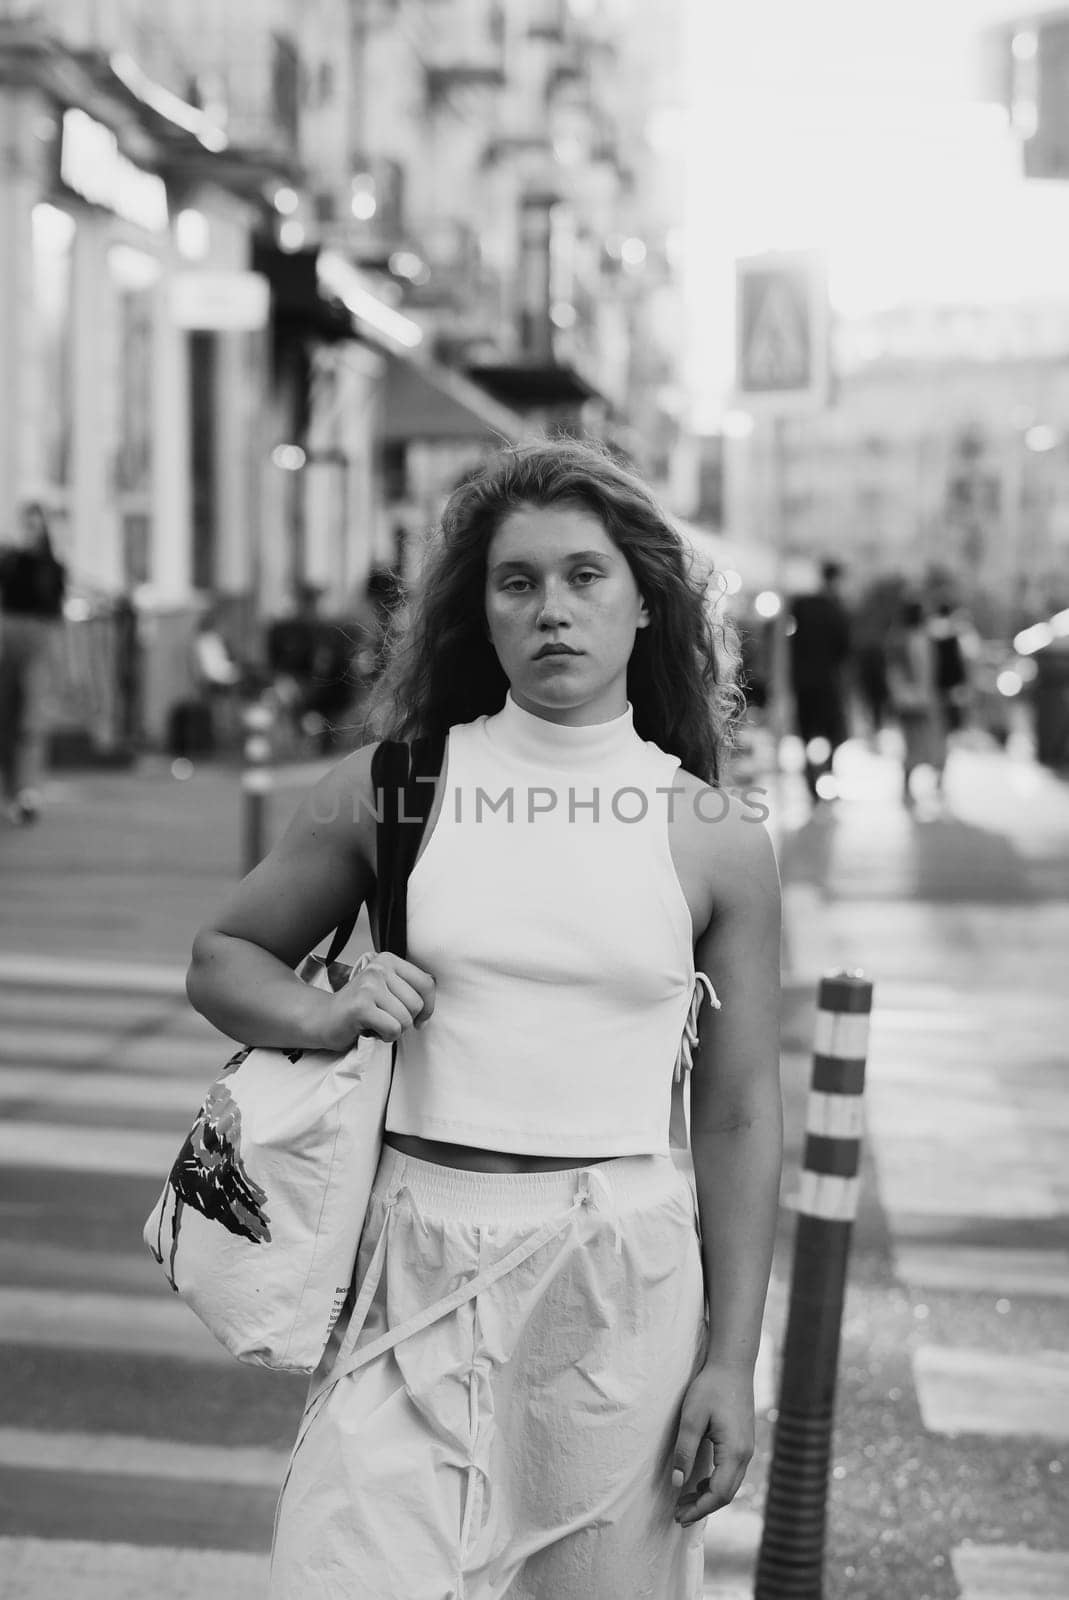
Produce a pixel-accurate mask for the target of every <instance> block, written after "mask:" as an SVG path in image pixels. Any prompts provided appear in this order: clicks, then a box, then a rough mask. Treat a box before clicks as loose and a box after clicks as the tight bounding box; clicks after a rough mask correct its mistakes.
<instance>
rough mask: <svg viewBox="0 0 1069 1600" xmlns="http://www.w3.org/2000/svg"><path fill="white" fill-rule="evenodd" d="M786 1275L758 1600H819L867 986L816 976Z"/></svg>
mask: <svg viewBox="0 0 1069 1600" xmlns="http://www.w3.org/2000/svg"><path fill="white" fill-rule="evenodd" d="M817 1007H818V1009H817V1025H816V1039H815V1042H814V1047H813V1078H812V1084H811V1087H810V1093H809V1105H808V1109H807V1112H806V1141H805V1156H804V1159H803V1163H802V1167H803V1170H802V1182H801V1189H800V1193H799V1198H798V1225H797V1232H796V1234H795V1245H794V1266H793V1271H792V1275H791V1293H790V1304H789V1309H788V1313H787V1332H786V1337H785V1341H784V1347H783V1368H782V1374H781V1377H780V1393H779V1412H778V1415H777V1418H776V1425H775V1433H774V1436H773V1443H772V1464H771V1467H770V1469H769V1479H768V1493H767V1496H766V1500H765V1520H764V1529H763V1533H762V1538H761V1548H760V1552H759V1555H758V1559H757V1579H756V1584H755V1588H754V1600H821V1597H822V1595H823V1591H824V1531H825V1514H826V1507H827V1498H828V1471H829V1467H830V1464H831V1445H832V1415H833V1411H834V1406H835V1379H836V1370H837V1367H838V1361H839V1334H840V1329H841V1326H842V1316H843V1300H844V1296H845V1291H846V1268H847V1260H848V1257H849V1253H850V1237H851V1233H852V1230H853V1224H854V1217H855V1216H856V1215H857V1200H858V1188H859V1178H858V1169H859V1166H860V1159H861V1117H862V1091H863V1089H864V1086H865V1058H866V1055H867V1052H868V1037H869V1014H870V1012H871V1010H872V984H871V983H869V982H868V981H867V979H865V978H864V977H862V976H861V974H860V973H847V972H836V973H832V974H831V975H830V976H829V977H826V978H822V979H821V983H820V991H819V995H818V999H817Z"/></svg>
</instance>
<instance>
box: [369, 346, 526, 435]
mask: <svg viewBox="0 0 1069 1600" xmlns="http://www.w3.org/2000/svg"><path fill="white" fill-rule="evenodd" d="M381 417H382V420H381V423H380V427H379V436H380V438H382V439H383V441H384V442H385V443H387V444H400V443H403V442H404V441H405V440H408V439H422V440H441V441H442V442H443V443H444V442H447V441H451V440H452V441H464V440H467V439H472V440H482V441H486V440H495V439H496V440H497V441H499V442H500V443H501V444H503V445H505V444H512V443H515V441H516V440H517V439H519V438H520V436H521V434H522V433H523V430H524V424H523V422H522V419H521V418H520V417H518V416H517V415H516V414H515V412H513V411H511V410H510V409H509V408H508V407H507V406H503V405H501V404H499V403H498V401H497V400H495V399H494V398H493V397H492V396H491V395H488V394H487V393H486V392H485V391H484V390H482V389H480V388H479V387H478V385H477V384H474V383H472V382H470V380H469V379H467V378H464V377H462V376H461V375H460V373H458V372H452V371H450V369H449V368H448V367H443V366H440V365H438V363H436V362H427V361H416V360H413V359H412V358H410V357H408V358H406V357H404V356H398V355H393V354H387V357H386V379H385V397H384V403H383V407H382V413H381Z"/></svg>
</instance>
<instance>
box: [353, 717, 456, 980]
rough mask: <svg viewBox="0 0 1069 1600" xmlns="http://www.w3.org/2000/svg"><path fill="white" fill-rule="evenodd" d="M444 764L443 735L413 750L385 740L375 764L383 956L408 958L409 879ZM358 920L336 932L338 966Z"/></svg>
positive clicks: (418, 741)
mask: <svg viewBox="0 0 1069 1600" xmlns="http://www.w3.org/2000/svg"><path fill="white" fill-rule="evenodd" d="M444 759H445V735H444V734H442V735H437V736H435V737H433V738H423V739H416V740H415V741H414V742H413V744H412V745H411V746H409V745H407V744H404V743H403V742H402V741H401V740H399V739H383V740H382V741H381V742H380V744H379V745H378V747H377V749H376V751H375V754H374V755H373V756H372V758H371V789H372V796H373V802H374V806H375V813H376V824H375V879H376V890H375V901H376V904H375V911H376V916H375V926H376V932H377V936H378V938H377V942H378V947H379V949H380V950H390V951H392V952H393V954H394V955H398V956H402V957H403V956H405V955H406V954H407V951H408V937H407V928H406V913H407V908H408V875H409V873H410V872H411V871H412V868H413V866H414V865H415V860H416V856H417V855H418V854H419V845H420V840H421V839H422V838H423V833H424V829H425V828H426V826H427V819H428V817H429V816H430V814H431V806H432V805H433V803H434V785H435V780H436V779H437V777H438V774H439V773H440V772H441V770H442V762H443V761H444ZM355 926H356V917H355V916H354V917H350V918H349V920H348V921H347V922H345V923H341V924H339V926H338V929H337V932H336V933H335V935H334V937H333V939H332V940H331V942H330V950H329V951H328V952H327V962H328V964H329V963H330V962H332V961H337V959H338V957H339V956H340V955H341V953H342V951H343V950H344V949H345V946H346V945H347V944H348V943H349V940H350V939H351V937H352V933H353V929H354V927H355Z"/></svg>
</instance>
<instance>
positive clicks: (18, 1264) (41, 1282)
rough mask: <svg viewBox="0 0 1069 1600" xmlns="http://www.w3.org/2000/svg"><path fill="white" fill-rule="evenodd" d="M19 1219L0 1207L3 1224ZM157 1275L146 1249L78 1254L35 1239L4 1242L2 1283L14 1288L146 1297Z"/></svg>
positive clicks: (1, 1246)
mask: <svg viewBox="0 0 1069 1600" xmlns="http://www.w3.org/2000/svg"><path fill="white" fill-rule="evenodd" d="M15 1214H16V1208H14V1207H10V1208H9V1207H7V1206H5V1205H0V1220H2V1219H3V1218H4V1217H5V1216H6V1217H8V1218H10V1217H11V1216H13V1215H15ZM24 1214H25V1213H24ZM31 1214H32V1215H34V1216H39V1214H40V1212H39V1210H38V1208H33V1211H32V1213H31ZM146 1268H147V1269H148V1271H147V1274H146ZM158 1272H159V1267H158V1266H157V1265H156V1264H155V1263H154V1262H153V1260H152V1257H151V1256H150V1255H149V1253H148V1251H147V1250H146V1249H144V1248H143V1247H142V1249H141V1250H140V1251H138V1252H137V1254H135V1253H134V1252H133V1251H132V1250H128V1251H119V1250H78V1249H73V1248H70V1247H69V1246H67V1245H61V1244H47V1243H45V1242H43V1241H38V1240H37V1239H34V1238H23V1239H19V1240H14V1239H3V1238H0V1283H3V1284H5V1285H7V1286H8V1287H11V1288H24V1289H37V1288H40V1289H52V1288H54V1286H55V1285H56V1284H57V1283H62V1284H64V1285H65V1286H66V1290H69V1289H79V1288H82V1289H85V1290H87V1291H91V1292H100V1293H105V1294H147V1293H148V1292H149V1291H150V1290H151V1289H153V1288H155V1287H157V1280H156V1279H155V1278H154V1276H153V1275H154V1274H156V1273H158ZM66 1290H65V1292H66Z"/></svg>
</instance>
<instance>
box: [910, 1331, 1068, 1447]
mask: <svg viewBox="0 0 1069 1600" xmlns="http://www.w3.org/2000/svg"><path fill="white" fill-rule="evenodd" d="M912 1360H913V1378H914V1383H915V1385H916V1389H917V1398H918V1399H919V1401H920V1408H921V1416H922V1417H923V1419H924V1426H925V1427H926V1428H928V1429H929V1430H930V1432H932V1433H948V1434H958V1433H977V1434H986V1435H988V1436H989V1437H1000V1438H1005V1437H1010V1436H1014V1435H1036V1436H1038V1437H1040V1438H1044V1439H1069V1355H1067V1354H1065V1353H1064V1352H1062V1351H1058V1350H1034V1351H1031V1352H1030V1353H1029V1354H1027V1355H1002V1354H996V1353H992V1352H991V1351H988V1350H969V1349H959V1348H957V1347H956V1346H943V1345H921V1346H920V1347H919V1348H918V1349H916V1350H915V1351H914V1352H913V1357H912Z"/></svg>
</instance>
